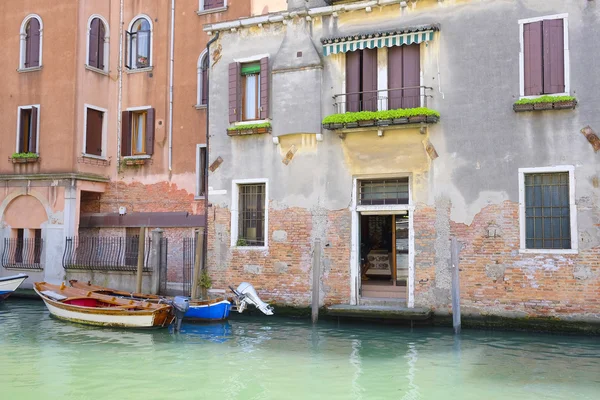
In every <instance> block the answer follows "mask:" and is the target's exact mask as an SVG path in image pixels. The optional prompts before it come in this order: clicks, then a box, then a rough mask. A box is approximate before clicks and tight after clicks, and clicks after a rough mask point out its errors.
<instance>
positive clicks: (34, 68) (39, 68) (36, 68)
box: [17, 65, 42, 73]
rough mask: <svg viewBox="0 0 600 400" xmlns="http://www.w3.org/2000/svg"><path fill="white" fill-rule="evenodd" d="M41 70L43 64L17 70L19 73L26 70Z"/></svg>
mask: <svg viewBox="0 0 600 400" xmlns="http://www.w3.org/2000/svg"><path fill="white" fill-rule="evenodd" d="M41 70H42V66H41V65H40V66H39V67H31V68H18V69H17V72H19V73H25V72H35V71H41Z"/></svg>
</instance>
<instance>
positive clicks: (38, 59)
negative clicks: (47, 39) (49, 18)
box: [19, 14, 43, 69]
mask: <svg viewBox="0 0 600 400" xmlns="http://www.w3.org/2000/svg"><path fill="white" fill-rule="evenodd" d="M42 27H43V24H42V19H41V18H40V16H39V15H35V14H31V15H28V16H27V17H25V19H24V20H23V23H22V24H21V60H20V63H19V68H20V69H30V68H39V67H41V66H42Z"/></svg>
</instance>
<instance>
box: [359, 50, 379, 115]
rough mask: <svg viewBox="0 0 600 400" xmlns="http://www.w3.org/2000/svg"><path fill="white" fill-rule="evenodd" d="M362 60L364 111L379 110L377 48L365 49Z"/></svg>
mask: <svg viewBox="0 0 600 400" xmlns="http://www.w3.org/2000/svg"><path fill="white" fill-rule="evenodd" d="M362 61H363V65H362V92H363V95H362V101H363V107H362V111H377V98H378V95H377V49H364V50H363V60H362Z"/></svg>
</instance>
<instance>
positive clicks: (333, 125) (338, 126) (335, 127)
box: [328, 123, 344, 129]
mask: <svg viewBox="0 0 600 400" xmlns="http://www.w3.org/2000/svg"><path fill="white" fill-rule="evenodd" d="M328 125H329V126H330V128H329V129H342V128H343V127H344V124H341V123H340V124H336V123H334V124H328Z"/></svg>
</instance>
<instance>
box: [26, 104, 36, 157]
mask: <svg viewBox="0 0 600 400" xmlns="http://www.w3.org/2000/svg"><path fill="white" fill-rule="evenodd" d="M37 121H38V108H37V107H31V124H30V125H29V126H30V128H29V129H30V132H31V138H30V139H29V149H27V150H28V151H29V152H30V153H37V133H38V125H37Z"/></svg>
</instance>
